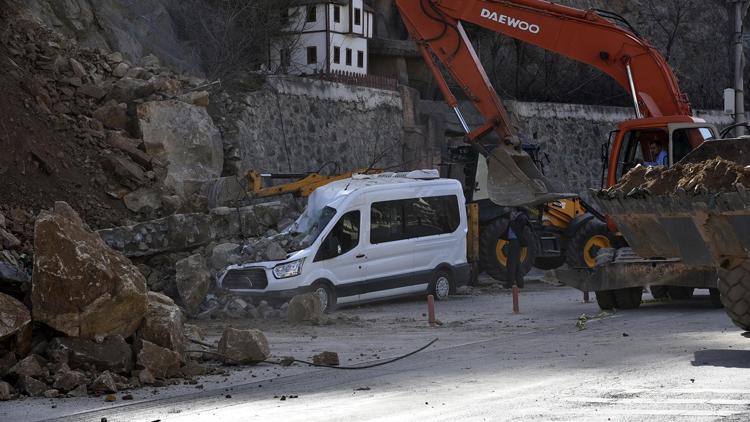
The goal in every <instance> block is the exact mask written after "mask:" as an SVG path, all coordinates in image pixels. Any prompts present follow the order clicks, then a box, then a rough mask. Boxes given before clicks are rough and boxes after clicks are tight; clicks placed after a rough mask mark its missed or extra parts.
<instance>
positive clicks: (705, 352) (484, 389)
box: [50, 290, 750, 422]
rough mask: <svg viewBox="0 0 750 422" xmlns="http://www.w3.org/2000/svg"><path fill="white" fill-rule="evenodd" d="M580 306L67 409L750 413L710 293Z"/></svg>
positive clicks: (748, 374)
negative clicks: (541, 318)
mask: <svg viewBox="0 0 750 422" xmlns="http://www.w3.org/2000/svg"><path fill="white" fill-rule="evenodd" d="M545 295H549V297H545ZM537 296H538V297H536V300H537V301H539V303H544V301H545V300H549V301H551V302H553V301H555V300H556V298H559V296H560V293H559V291H554V290H550V291H549V292H544V291H543V292H538V293H537ZM644 298H646V297H644ZM381 306H388V305H381ZM393 306H398V305H397V304H396V305H393ZM543 309H544V307H540V308H539V309H537V312H543ZM549 312H560V311H559V310H558V309H557V308H555V309H554V310H550V311H549ZM572 312H575V310H574V311H572ZM571 315H572V314H571V311H568V312H566V313H564V314H560V315H559V319H556V317H557V315H556V314H550V315H547V316H546V317H547V318H545V321H547V322H546V323H545V326H544V327H540V328H537V329H534V330H526V329H521V330H518V331H517V332H510V333H509V332H502V333H498V334H497V335H496V336H494V337H492V338H488V339H483V340H481V341H476V342H466V343H464V344H455V343H453V344H450V345H449V346H448V347H442V348H441V347H439V345H440V341H439V342H438V343H437V344H436V345H435V346H433V347H431V348H429V349H427V350H425V351H423V352H421V353H419V354H417V355H415V356H412V357H409V358H406V359H404V360H401V361H398V362H395V363H392V364H389V365H386V366H382V367H378V368H374V369H366V370H357V371H344V370H330V369H319V370H318V369H315V370H310V371H306V372H304V373H301V374H296V375H290V376H282V377H279V378H276V379H274V380H273V382H269V381H268V380H264V381H260V382H256V383H250V384H244V385H239V386H234V387H231V388H229V389H220V390H214V391H205V392H199V393H193V394H189V395H180V396H176V397H171V398H164V399H154V400H150V401H149V400H146V401H141V402H138V403H133V404H123V405H119V406H114V407H110V408H106V409H102V410H94V411H87V412H84V413H78V414H74V415H69V416H67V417H65V418H63V419H61V420H66V421H100V420H103V419H102V418H106V420H107V422H112V421H128V422H134V421H155V420H161V421H205V420H221V421H233V420H243V421H248V420H262V421H275V420H283V421H298V420H299V421H317V420H325V421H352V420H415V421H416V420H431V421H443V420H444V421H455V420H488V421H496V420H507V421H608V420H612V421H642V420H648V421H683V420H684V421H714V420H727V421H748V420H750V339H748V338H745V337H743V336H742V333H741V332H740V331H739V330H738V329H736V328H734V327H733V326H732V325H731V323H730V322H729V320H728V319H727V317H726V316H725V315H724V313H723V311H722V310H716V309H711V308H710V307H709V306H708V305H707V300H702V301H701V300H696V301H693V302H688V303H679V304H663V303H660V304H646V305H644V306H643V307H642V308H641V309H639V310H635V311H628V312H618V313H616V314H614V315H609V316H604V317H602V318H598V319H593V320H589V321H587V323H586V327H585V329H583V330H578V329H577V328H576V326H575V321H574V319H573V320H571ZM555 321H556V322H555ZM436 333H437V335H438V336H439V335H441V332H440V331H436ZM443 334H450V331H447V332H444V333H443ZM362 335H363V336H366V335H367V333H362ZM351 341H357V339H356V338H353V339H351ZM283 398H286V399H285V400H282V399H283ZM120 403H123V402H120ZM50 416H52V415H50Z"/></svg>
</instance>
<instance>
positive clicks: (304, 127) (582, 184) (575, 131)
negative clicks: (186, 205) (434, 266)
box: [212, 77, 731, 197]
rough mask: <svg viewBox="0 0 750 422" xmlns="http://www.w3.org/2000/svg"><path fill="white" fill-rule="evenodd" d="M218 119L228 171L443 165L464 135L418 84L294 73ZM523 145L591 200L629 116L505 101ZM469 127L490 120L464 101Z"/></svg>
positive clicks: (240, 100) (228, 100)
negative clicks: (356, 82)
mask: <svg viewBox="0 0 750 422" xmlns="http://www.w3.org/2000/svg"><path fill="white" fill-rule="evenodd" d="M219 103H220V105H221V110H220V111H219V112H218V115H216V113H217V112H216V111H214V112H212V114H214V119H215V120H217V121H218V122H219V125H220V126H221V128H222V132H223V138H224V153H225V166H224V175H235V174H236V175H243V174H244V173H245V172H246V171H247V170H249V169H256V170H259V171H264V172H304V171H315V170H317V169H318V168H320V167H321V166H322V165H323V164H324V163H326V162H329V161H331V162H334V163H336V164H338V166H339V170H340V171H345V170H350V169H353V168H359V167H366V166H368V165H370V164H371V163H372V162H373V160H374V159H375V158H376V157H379V156H381V155H382V158H381V160H380V161H379V162H377V164H376V166H378V167H385V168H394V169H399V170H400V169H414V168H438V164H439V163H440V162H441V152H442V151H443V150H444V149H445V147H446V146H447V145H448V144H452V145H458V144H460V143H461V142H462V134H463V131H462V129H461V127H460V125H459V122H458V119H457V118H456V116H455V114H454V113H453V111H452V110H451V109H450V108H449V107H448V106H447V105H446V104H445V103H443V102H438V101H421V100H420V99H419V94H418V92H417V91H416V90H414V89H410V88H405V87H402V88H401V90H400V92H392V91H385V90H375V89H368V88H361V87H352V86H348V85H342V84H337V83H329V82H322V81H314V80H310V79H304V78H295V77H271V78H269V81H268V83H267V84H266V85H265V86H264V87H263V88H262V89H260V90H258V91H255V92H249V93H243V94H236V95H233V96H231V97H230V96H229V95H227V94H224V97H222V98H220V99H219ZM506 105H507V106H508V109H509V110H510V112H511V113H512V115H513V116H514V120H515V122H516V125H517V128H518V132H519V137H520V138H521V140H522V141H524V142H528V143H532V144H538V145H540V146H541V147H542V152H544V153H546V154H547V155H548V156H549V159H550V162H549V163H545V165H546V168H545V171H546V174H547V176H548V177H550V178H551V179H555V180H557V181H559V182H560V183H561V185H562V187H564V188H565V189H566V190H568V191H570V192H574V193H579V194H582V195H583V196H584V197H587V192H588V190H589V189H592V188H598V187H600V184H601V172H602V164H601V160H600V156H601V145H602V144H604V143H606V142H607V139H608V136H609V133H610V131H612V130H614V129H615V128H616V127H617V124H618V123H619V122H621V121H624V120H628V119H631V118H632V117H633V113H632V110H631V109H629V108H620V107H603V106H589V105H578V104H553V103H526V102H524V103H521V102H513V101H507V102H506ZM461 109H462V110H463V112H464V114H465V117H466V118H467V120H468V123H469V126H470V127H472V128H476V127H478V126H479V125H481V124H482V121H483V120H482V118H481V116H480V115H479V114H478V113H476V112H475V111H474V110H473V106H472V105H471V104H470V103H463V104H461ZM696 114H697V116H698V117H702V118H704V119H706V120H707V121H708V122H710V123H714V124H716V125H718V126H726V125H728V124H730V123H731V119H730V117H729V116H726V115H724V114H721V113H719V112H704V111H699V112H697V113H696Z"/></svg>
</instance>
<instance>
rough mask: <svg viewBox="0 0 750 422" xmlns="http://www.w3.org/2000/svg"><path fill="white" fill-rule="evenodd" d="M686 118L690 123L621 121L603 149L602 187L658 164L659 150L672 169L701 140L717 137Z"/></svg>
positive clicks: (713, 130) (710, 128)
mask: <svg viewBox="0 0 750 422" xmlns="http://www.w3.org/2000/svg"><path fill="white" fill-rule="evenodd" d="M689 119H691V120H692V121H691V122H684V123H683V122H676V123H675V122H668V121H666V120H667V118H650V119H641V120H631V121H628V122H624V123H623V124H622V125H621V126H620V128H619V130H617V131H614V132H612V133H611V134H610V141H609V142H608V143H607V146H606V148H603V151H604V154H603V157H602V159H603V161H604V166H605V171H604V172H603V173H604V174H606V176H605V177H603V180H602V181H603V187H609V186H612V185H614V184H616V183H617V182H619V181H620V179H621V178H622V177H623V176H624V175H626V174H627V173H628V172H629V171H630V170H632V169H633V168H635V167H636V166H638V165H651V166H654V165H657V164H656V160H657V155H658V153H659V151H660V150H664V151H666V153H667V166H672V165H673V164H674V163H677V162H679V161H680V160H681V159H682V158H684V157H685V156H686V155H687V154H688V153H689V152H690V151H692V150H693V149H695V148H696V147H698V146H699V145H701V144H702V143H703V142H704V141H707V140H712V139H717V138H718V137H719V136H718V130H717V129H716V127H714V126H713V125H710V124H707V123H705V122H702V121H700V119H695V118H689ZM696 120H697V121H696ZM652 145H655V146H657V147H656V148H653V147H652Z"/></svg>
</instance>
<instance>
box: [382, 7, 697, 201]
mask: <svg viewBox="0 0 750 422" xmlns="http://www.w3.org/2000/svg"><path fill="white" fill-rule="evenodd" d="M396 4H397V6H398V8H399V10H400V12H401V17H402V19H403V21H404V23H405V25H406V28H407V29H408V31H409V33H410V34H411V36H412V38H414V40H415V41H416V43H417V46H418V47H419V49H420V51H421V53H422V56H423V58H424V60H425V62H426V63H427V65H428V67H429V68H430V69H431V71H432V73H433V76H434V77H435V79H436V81H437V83H438V86H439V87H440V89H441V91H442V93H443V95H444V97H445V100H446V102H447V103H448V104H449V105H450V106H451V107H453V109H454V110H455V112H456V114H457V115H458V118H459V120H460V121H461V123H462V125H463V126H464V129H465V130H466V132H467V138H468V140H469V142H471V143H477V141H478V140H479V139H480V138H481V137H482V136H484V135H486V134H488V133H489V132H492V131H495V132H496V133H497V134H498V135H499V136H500V139H501V144H500V145H499V146H497V148H495V149H494V150H493V152H492V153H491V154H489V155H488V165H489V175H488V185H489V189H490V197H491V199H492V200H493V202H495V203H497V204H499V205H507V206H520V205H531V204H536V203H540V202H545V201H548V200H551V199H555V198H554V197H556V198H559V197H562V196H564V195H562V194H555V193H553V192H552V189H551V187H550V184H549V182H548V181H547V180H545V178H544V177H543V176H542V175H541V173H540V172H539V171H538V169H536V167H535V166H534V165H533V163H532V162H531V160H530V159H528V156H526V157H525V154H524V153H523V152H521V151H519V148H518V141H517V138H516V134H515V131H514V128H513V125H512V123H511V121H510V118H509V115H508V112H507V111H506V109H505V107H504V106H503V103H502V101H501V100H500V98H499V97H498V95H497V93H496V92H495V89H494V88H493V87H492V84H491V83H490V81H489V79H488V77H487V74H486V73H485V71H484V68H483V67H482V65H481V63H480V62H479V59H478V57H477V54H476V52H475V51H474V48H473V47H472V45H471V42H470V41H469V39H468V38H467V36H466V32H465V30H464V28H463V24H462V22H470V23H472V24H475V25H479V26H481V27H484V28H487V29H490V30H492V31H495V32H498V33H502V34H505V35H507V36H509V37H511V38H514V39H518V40H520V41H524V42H526V43H529V44H532V45H535V46H538V47H541V48H543V49H546V50H549V51H552V52H554V53H557V54H560V55H563V56H566V57H569V58H571V59H574V60H577V61H579V62H582V63H586V64H589V65H591V66H594V67H596V68H598V69H600V70H601V71H603V72H605V73H606V74H608V75H609V76H611V77H612V78H613V79H615V80H616V81H617V82H618V83H619V84H620V85H622V86H623V88H625V90H626V91H627V92H629V93H630V94H631V96H632V98H633V105H634V109H635V116H636V117H637V118H642V117H659V116H672V115H691V114H692V111H691V108H690V103H689V101H688V99H687V96H686V95H685V94H683V93H682V92H681V91H680V88H679V86H678V84H677V79H676V77H675V76H674V73H673V72H672V70H671V68H670V67H669V65H668V64H667V63H666V61H665V60H664V58H663V57H662V55H661V54H660V53H659V52H658V51H657V50H656V49H655V48H654V47H653V46H651V45H649V44H648V43H647V42H646V41H644V40H642V39H640V38H639V37H638V36H637V35H636V34H635V33H634V32H633V31H629V30H627V29H624V28H621V27H620V26H618V25H617V24H615V23H613V22H612V21H610V20H609V19H606V18H604V17H602V16H600V14H599V13H598V12H596V11H592V10H588V11H583V10H579V9H575V8H571V7H566V6H561V5H557V4H553V3H550V2H547V1H541V0H514V1H502V0H396ZM438 62H440V63H441V64H442V65H443V67H444V68H445V70H446V71H447V72H448V73H449V74H450V75H451V76H452V78H453V79H454V80H455V81H456V82H457V83H458V85H459V86H460V87H461V89H462V90H463V91H464V93H465V95H466V96H467V97H468V98H469V99H470V100H471V101H472V102H473V104H474V105H475V107H476V108H477V110H478V111H479V112H480V113H481V114H482V116H483V117H484V120H485V123H484V124H483V125H482V126H481V127H479V128H476V129H473V130H472V129H471V128H469V127H468V126H467V125H466V122H465V120H464V118H463V116H462V115H461V112H460V110H459V109H458V101H457V100H456V97H455V96H454V95H453V93H452V92H451V91H450V89H449V87H448V84H447V82H446V80H445V78H444V77H443V74H442V72H441V70H440V68H439V67H438Z"/></svg>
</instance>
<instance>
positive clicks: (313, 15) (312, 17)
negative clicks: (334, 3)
mask: <svg viewBox="0 0 750 422" xmlns="http://www.w3.org/2000/svg"><path fill="white" fill-rule="evenodd" d="M317 20H318V7H317V6H307V21H308V22H315V21H317Z"/></svg>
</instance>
